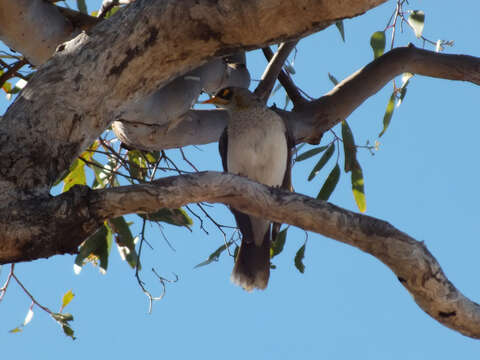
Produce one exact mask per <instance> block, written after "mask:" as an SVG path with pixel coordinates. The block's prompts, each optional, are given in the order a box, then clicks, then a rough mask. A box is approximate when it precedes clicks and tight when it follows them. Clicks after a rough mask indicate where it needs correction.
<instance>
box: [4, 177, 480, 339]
mask: <svg viewBox="0 0 480 360" xmlns="http://www.w3.org/2000/svg"><path fill="white" fill-rule="evenodd" d="M204 201H208V202H221V203H224V204H228V205H231V206H234V207H235V208H237V209H239V210H241V211H243V212H246V213H248V214H251V215H255V216H259V217H264V218H267V219H270V220H272V221H276V222H281V223H287V224H291V225H294V226H298V227H300V228H302V229H305V230H308V231H313V232H316V233H319V234H322V235H324V236H327V237H330V238H332V239H335V240H338V241H341V242H343V243H345V244H349V245H351V246H354V247H356V248H358V249H360V250H362V251H365V252H367V253H369V254H371V255H373V256H374V257H376V258H377V259H379V260H380V261H382V262H383V263H384V264H385V265H387V266H388V267H389V268H390V269H391V270H392V271H393V272H394V273H395V275H396V276H397V277H398V279H399V280H400V282H401V283H402V285H403V286H405V288H406V289H407V290H408V291H409V292H410V293H411V294H412V296H413V298H414V300H415V301H416V303H417V304H418V305H419V306H420V307H421V308H422V309H423V310H424V311H425V312H426V313H428V314H429V315H430V316H432V317H433V318H434V319H436V320H437V321H439V322H440V323H442V324H444V325H445V326H448V327H450V328H451V329H454V330H456V331H459V332H460V333H462V334H464V335H466V336H470V337H473V338H480V306H479V305H478V304H476V303H474V302H472V301H470V300H469V299H467V298H466V297H465V296H464V295H462V294H461V293H460V291H458V290H457V289H456V288H455V287H454V285H453V284H452V283H451V282H450V281H449V280H448V279H447V277H446V276H445V274H444V273H443V271H442V269H441V267H440V265H439V264H438V263H437V261H436V260H435V258H434V257H433V256H432V254H431V253H430V252H429V251H428V249H427V247H426V246H425V244H424V243H423V242H419V241H416V240H415V239H413V238H412V237H410V236H408V235H407V234H405V233H403V232H401V231H399V230H397V229H396V228H394V227H393V226H392V225H390V224H389V223H387V222H385V221H382V220H379V219H375V218H372V217H370V216H366V215H362V214H357V213H354V212H351V211H348V210H345V209H342V208H339V207H337V206H335V205H332V204H330V203H327V202H324V201H320V200H315V199H313V198H310V197H307V196H304V195H300V194H296V193H290V192H286V191H283V190H280V189H278V188H269V187H267V186H265V185H262V184H258V183H255V182H253V181H251V180H248V179H246V178H243V177H239V176H236V175H232V174H228V173H223V174H221V173H217V172H202V173H196V174H190V175H181V176H175V177H168V178H163V179H160V180H156V181H154V182H152V183H150V184H142V185H132V186H124V187H117V188H110V189H103V190H96V191H93V190H89V189H88V188H85V187H78V186H77V187H73V188H72V189H71V191H69V192H67V193H65V194H62V195H61V196H58V197H56V198H51V199H49V200H44V201H43V204H46V205H43V206H40V211H39V207H38V206H37V207H34V208H33V207H32V210H33V209H35V212H34V211H32V212H28V211H27V213H26V216H28V221H29V223H32V224H35V223H41V222H42V221H45V222H46V221H47V220H48V221H49V222H50V225H51V226H47V224H42V226H44V229H45V230H44V231H43V232H42V234H41V236H39V234H38V233H36V234H33V235H32V236H26V237H25V238H24V237H22V236H25V234H27V232H28V231H29V230H31V229H32V226H30V227H28V228H26V229H25V230H23V231H22V233H21V234H15V235H16V237H15V236H11V235H12V234H11V233H7V234H5V233H4V232H3V231H0V234H1V236H2V238H1V241H0V243H1V244H2V250H3V251H2V252H1V253H0V263H6V262H16V261H22V260H31V259H34V258H40V257H45V256H51V255H54V254H58V253H65V252H73V251H74V250H75V249H76V246H78V245H79V244H80V242H81V240H80V236H78V232H79V229H80V232H81V236H84V237H85V236H86V235H88V233H89V232H90V233H91V232H93V231H94V230H95V228H96V227H98V226H99V225H100V224H101V223H102V221H103V220H105V219H108V218H113V217H117V216H120V215H124V214H128V213H138V212H140V213H141V212H144V213H149V212H153V211H156V210H158V209H159V208H163V207H167V208H178V207H180V206H184V205H186V204H188V203H191V202H196V203H198V202H204ZM39 204H40V205H41V203H40V202H39ZM24 207H25V206H24V205H23V207H22V208H24ZM27 210H28V209H27ZM14 211H15V208H13V209H12V211H11V213H12V212H13V213H14ZM60 211H61V213H62V214H64V216H62V217H61V219H60V220H56V221H55V220H54V219H58V216H57V217H51V215H55V212H57V213H56V215H58V212H60ZM69 214H70V215H69ZM72 214H75V216H73V215H72ZM0 215H2V216H0V219H2V220H1V223H0V230H3V229H4V226H5V222H10V221H12V220H13V221H16V222H17V223H18V221H19V218H18V216H17V218H16V219H14V218H13V217H12V215H11V216H10V217H9V218H7V219H6V220H3V215H5V214H3V213H2V214H0ZM67 215H68V216H67ZM86 215H88V216H86ZM39 219H44V220H42V221H40V220H39ZM52 219H53V220H52ZM56 222H60V224H56ZM55 224H56V225H60V226H58V228H59V229H64V230H63V232H60V231H58V230H57V231H55V228H56V226H55ZM95 225H96V226H95ZM69 229H75V231H72V230H69ZM67 232H68V234H69V235H68V236H66V235H65V234H66V233H67ZM7 236H10V237H9V238H7ZM9 249H10V250H11V252H10V254H7V253H6V252H5V250H9ZM26 249H32V251H26ZM14 250H16V251H14ZM66 250H68V251H66ZM8 255H10V256H8Z"/></svg>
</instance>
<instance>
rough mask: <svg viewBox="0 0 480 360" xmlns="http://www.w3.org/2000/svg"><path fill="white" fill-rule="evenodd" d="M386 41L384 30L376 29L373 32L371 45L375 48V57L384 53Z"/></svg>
mask: <svg viewBox="0 0 480 360" xmlns="http://www.w3.org/2000/svg"><path fill="white" fill-rule="evenodd" d="M385 43H386V38H385V32H384V31H376V32H374V33H373V34H372V37H371V38H370V46H371V47H372V50H373V58H374V59H376V58H378V57H379V56H382V55H383V52H384V51H385Z"/></svg>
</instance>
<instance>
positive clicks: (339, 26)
mask: <svg viewBox="0 0 480 360" xmlns="http://www.w3.org/2000/svg"><path fill="white" fill-rule="evenodd" d="M335 26H336V27H337V29H338V31H339V32H340V36H341V37H342V40H343V42H345V29H344V28H343V20H338V21H335Z"/></svg>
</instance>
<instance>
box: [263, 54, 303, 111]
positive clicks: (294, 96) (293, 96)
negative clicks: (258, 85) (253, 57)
mask: <svg viewBox="0 0 480 360" xmlns="http://www.w3.org/2000/svg"><path fill="white" fill-rule="evenodd" d="M262 51H263V54H264V55H265V57H266V58H267V60H268V61H271V60H272V58H273V56H274V55H273V52H272V49H270V47H264V48H263V49H262ZM282 65H283V64H282ZM278 81H280V84H282V86H283V88H284V89H285V91H286V92H287V94H288V97H289V98H290V100H292V103H293V105H294V106H299V105H301V104H303V103H305V102H306V100H305V98H304V97H303V96H302V94H301V93H300V91H298V88H297V86H296V85H295V84H294V82H293V80H292V78H291V77H290V75H289V74H287V73H286V72H285V71H283V70H281V71H280V74H278Z"/></svg>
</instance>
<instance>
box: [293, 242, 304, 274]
mask: <svg viewBox="0 0 480 360" xmlns="http://www.w3.org/2000/svg"><path fill="white" fill-rule="evenodd" d="M305 245H306V243H305V244H303V245H302V246H301V247H300V249H298V251H297V253H296V254H295V260H294V262H295V267H296V268H297V269H298V271H300V272H301V273H302V274H303V273H304V272H305V265H304V264H303V258H304V257H305Z"/></svg>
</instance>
